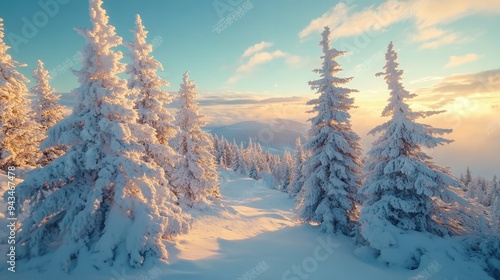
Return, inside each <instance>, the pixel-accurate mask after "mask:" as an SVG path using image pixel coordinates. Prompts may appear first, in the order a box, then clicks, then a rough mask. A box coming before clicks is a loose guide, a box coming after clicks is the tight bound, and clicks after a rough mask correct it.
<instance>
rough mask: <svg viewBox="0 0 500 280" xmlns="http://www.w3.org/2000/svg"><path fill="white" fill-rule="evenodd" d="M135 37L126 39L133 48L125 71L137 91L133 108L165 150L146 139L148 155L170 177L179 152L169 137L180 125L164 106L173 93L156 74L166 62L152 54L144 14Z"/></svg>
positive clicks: (138, 23)
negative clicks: (175, 123)
mask: <svg viewBox="0 0 500 280" xmlns="http://www.w3.org/2000/svg"><path fill="white" fill-rule="evenodd" d="M132 32H133V33H134V41H133V42H128V43H126V45H127V47H128V48H129V49H130V50H131V52H132V53H131V54H130V55H129V57H130V59H131V60H132V62H131V63H130V64H129V65H127V67H126V73H127V74H130V78H129V80H128V88H129V89H131V90H133V91H134V92H135V94H137V99H136V100H135V105H134V109H136V110H137V113H138V114H139V119H138V123H139V124H147V125H149V126H151V127H153V128H154V129H155V136H156V140H157V142H158V143H160V144H161V145H163V146H164V147H162V149H163V152H161V153H160V152H159V151H158V150H155V148H154V146H152V145H149V143H150V141H149V139H143V144H144V146H145V148H146V150H147V153H148V155H149V156H150V157H151V158H154V160H155V161H156V162H157V163H158V164H159V165H161V166H162V167H163V169H164V170H165V174H166V177H167V179H169V180H170V179H171V174H172V172H173V169H174V165H175V161H176V159H177V155H176V153H175V151H174V150H173V149H172V148H171V147H170V144H169V141H170V140H171V139H172V138H173V137H174V136H175V134H176V133H177V128H176V127H175V126H174V125H172V124H171V123H172V120H173V118H172V116H171V115H170V113H169V112H168V111H167V109H166V108H165V107H164V105H165V104H169V103H171V102H172V97H171V96H170V94H169V93H168V92H167V91H166V90H164V89H162V87H164V86H169V83H168V82H167V81H165V80H163V79H162V78H160V77H159V76H158V75H157V73H156V72H157V70H158V69H162V70H163V66H162V65H161V63H160V62H159V61H157V60H156V59H154V57H153V56H152V55H151V52H152V51H153V46H152V45H151V44H149V43H147V41H146V40H147V35H148V32H147V31H146V30H145V28H144V25H143V24H142V20H141V17H140V16H139V15H136V20H135V29H133V30H132Z"/></svg>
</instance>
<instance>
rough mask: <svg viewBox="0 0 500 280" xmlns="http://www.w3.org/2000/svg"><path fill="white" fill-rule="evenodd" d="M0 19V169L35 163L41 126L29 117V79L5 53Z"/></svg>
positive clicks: (0, 19)
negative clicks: (27, 84) (27, 85)
mask: <svg viewBox="0 0 500 280" xmlns="http://www.w3.org/2000/svg"><path fill="white" fill-rule="evenodd" d="M4 35H5V34H4V28H3V19H2V18H0V168H2V169H3V170H5V168H7V167H8V166H23V165H35V164H36V162H37V160H38V159H39V158H40V153H39V150H38V144H39V142H40V136H39V134H40V127H39V126H38V125H37V124H36V122H34V121H33V120H32V117H33V116H32V112H31V110H30V108H29V106H28V104H29V103H30V102H29V100H28V98H27V97H26V95H27V94H28V89H27V87H26V83H27V82H29V80H28V79H27V78H26V77H25V76H23V74H21V73H20V72H18V71H17V70H16V68H18V67H25V66H26V65H25V64H21V63H19V62H17V61H15V60H13V59H12V57H11V56H10V55H9V54H8V53H7V51H8V50H9V48H10V47H9V46H7V44H5V41H4Z"/></svg>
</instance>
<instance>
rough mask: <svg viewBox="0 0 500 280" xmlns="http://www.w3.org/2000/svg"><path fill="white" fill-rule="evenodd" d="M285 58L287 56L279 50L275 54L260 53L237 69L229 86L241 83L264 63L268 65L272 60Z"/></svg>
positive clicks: (230, 79)
mask: <svg viewBox="0 0 500 280" xmlns="http://www.w3.org/2000/svg"><path fill="white" fill-rule="evenodd" d="M284 56H285V53H283V52H282V51H280V50H277V51H274V52H259V53H256V54H254V55H253V56H252V57H250V59H249V60H248V61H247V62H245V63H244V64H242V65H240V66H239V67H238V68H237V69H236V73H235V74H234V75H233V76H232V77H231V78H229V80H228V81H227V82H228V83H229V84H233V83H235V82H237V81H239V80H240V79H241V78H243V77H244V76H246V75H248V74H250V73H252V72H253V70H254V69H255V68H256V67H257V66H259V65H261V64H264V63H267V62H269V61H271V60H273V59H275V58H278V57H284Z"/></svg>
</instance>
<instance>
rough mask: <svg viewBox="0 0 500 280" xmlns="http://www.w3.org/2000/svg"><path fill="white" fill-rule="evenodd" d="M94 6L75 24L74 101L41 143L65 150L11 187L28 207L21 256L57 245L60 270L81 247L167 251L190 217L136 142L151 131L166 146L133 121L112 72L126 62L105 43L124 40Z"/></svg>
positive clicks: (141, 253)
mask: <svg viewBox="0 0 500 280" xmlns="http://www.w3.org/2000/svg"><path fill="white" fill-rule="evenodd" d="M101 5H102V0H90V18H91V23H92V28H90V29H77V31H78V33H79V34H80V35H82V36H83V37H84V38H85V40H86V42H87V44H86V46H85V47H84V49H83V66H82V68H81V70H79V71H74V73H75V75H76V76H77V77H78V81H79V83H80V86H79V87H78V88H76V89H75V90H74V91H73V93H74V94H75V95H76V96H77V104H76V105H75V107H74V108H73V112H72V114H71V115H70V116H69V117H67V118H65V119H63V120H62V121H60V122H59V123H57V124H56V125H55V126H53V127H52V128H50V129H49V131H48V138H47V139H46V140H45V141H44V142H43V143H42V147H44V148H47V147H51V146H55V145H67V146H68V150H67V152H66V153H65V154H64V155H62V156H61V157H59V158H57V159H56V160H54V161H52V162H51V163H49V164H48V165H47V166H45V167H43V168H41V169H35V170H33V171H32V172H30V173H29V174H28V175H27V178H26V179H25V181H24V182H23V183H22V184H20V185H19V186H18V189H17V192H18V195H19V202H20V205H21V206H22V208H21V210H23V209H24V210H25V209H27V206H28V204H29V206H31V208H30V213H29V215H26V218H25V219H24V220H23V221H22V228H21V230H20V231H19V232H18V234H19V235H18V238H19V240H20V242H19V244H23V245H22V248H20V247H18V250H19V253H20V255H21V256H24V257H28V258H32V257H36V256H39V255H44V254H46V253H49V251H52V250H55V256H54V257H53V258H52V260H53V261H54V262H58V263H60V264H61V268H62V269H63V270H65V271H68V270H70V269H71V267H73V265H74V262H77V261H78V260H79V258H82V257H83V256H85V258H87V257H88V256H89V254H90V255H91V257H92V260H93V262H94V265H95V266H98V267H99V266H103V265H112V264H113V263H114V262H116V261H118V260H128V263H129V264H130V265H131V266H133V267H137V266H141V265H142V264H143V263H144V261H145V258H146V257H148V258H150V257H152V258H161V259H166V258H167V255H168V253H167V249H166V247H165V245H164V242H163V239H165V238H169V237H170V236H172V235H175V234H177V233H180V232H184V231H185V230H186V229H187V226H188V224H187V219H188V217H187V216H185V215H184V214H182V211H181V208H180V207H179V206H178V205H177V198H176V197H175V195H174V194H173V193H172V192H171V191H170V190H169V189H168V188H166V187H165V186H164V184H165V182H166V179H165V177H164V172H163V169H162V167H161V166H159V165H158V164H156V163H155V161H153V160H152V159H151V158H149V156H148V154H147V153H146V150H145V148H144V146H143V145H142V144H141V140H142V139H149V141H150V142H151V145H153V144H156V146H157V147H155V148H156V149H158V150H159V151H161V148H162V147H164V146H163V145H161V144H160V143H158V142H156V140H155V139H156V137H155V130H154V129H153V128H152V127H150V126H149V125H147V124H143V125H141V124H137V121H136V120H137V118H138V115H137V113H136V111H135V110H134V109H133V104H132V101H131V100H130V99H129V98H128V97H129V94H130V90H129V89H127V84H126V81H125V80H123V79H121V78H119V77H118V74H119V73H122V72H123V71H124V70H125V65H124V64H122V63H121V62H120V59H121V58H122V54H121V53H120V52H117V51H115V50H113V48H114V47H116V46H119V45H120V44H121V42H122V39H121V37H119V36H117V35H116V33H115V28H114V27H113V26H111V25H110V24H109V23H108V16H107V15H106V11H105V10H104V9H103V8H102V7H101ZM55 244H57V245H55ZM54 246H55V247H54ZM49 247H50V248H49Z"/></svg>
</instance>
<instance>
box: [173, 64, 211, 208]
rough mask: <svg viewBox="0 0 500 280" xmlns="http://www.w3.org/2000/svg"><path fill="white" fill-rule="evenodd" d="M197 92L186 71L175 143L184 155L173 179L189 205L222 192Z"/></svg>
mask: <svg viewBox="0 0 500 280" xmlns="http://www.w3.org/2000/svg"><path fill="white" fill-rule="evenodd" d="M196 96H197V92H196V86H195V85H194V83H193V82H192V81H190V80H189V75H188V72H186V73H185V74H184V77H183V82H182V84H181V89H180V90H179V111H178V112H177V114H176V117H175V124H176V125H177V126H178V127H179V128H180V132H179V134H177V136H176V137H175V138H174V143H175V147H176V148H177V152H178V153H179V154H180V155H181V159H180V161H179V162H178V163H177V165H176V166H175V171H174V173H173V182H172V183H173V186H174V190H175V192H176V193H177V194H178V196H179V197H181V198H182V200H183V203H185V204H186V205H188V206H190V207H192V206H194V205H200V204H207V203H210V202H211V201H213V200H214V199H218V198H219V196H220V194H219V185H218V174H217V169H216V166H215V158H214V155H213V143H212V142H211V139H210V136H209V135H208V133H206V132H204V131H203V130H202V129H201V126H203V125H204V122H203V120H202V118H203V116H202V115H200V114H199V112H198V104H197V103H196Z"/></svg>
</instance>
